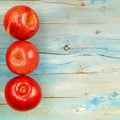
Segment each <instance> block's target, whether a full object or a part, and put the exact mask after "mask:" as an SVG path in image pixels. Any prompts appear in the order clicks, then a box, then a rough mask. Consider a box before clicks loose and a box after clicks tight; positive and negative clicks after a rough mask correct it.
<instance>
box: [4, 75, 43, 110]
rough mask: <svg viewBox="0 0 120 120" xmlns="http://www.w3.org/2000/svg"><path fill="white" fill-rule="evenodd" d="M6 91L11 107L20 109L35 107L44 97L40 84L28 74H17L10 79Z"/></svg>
mask: <svg viewBox="0 0 120 120" xmlns="http://www.w3.org/2000/svg"><path fill="white" fill-rule="evenodd" d="M4 93H5V94H4V95H5V98H6V101H7V103H8V104H9V105H10V107H12V108H13V109H15V110H18V111H27V110H31V109H33V108H35V107H36V106H37V105H38V104H39V102H40V101H41V98H42V91H41V88H40V86H39V85H38V83H37V82H36V81H35V80H34V79H32V78H31V77H28V76H17V77H15V78H13V79H11V80H10V81H8V83H7V84H6V86H5V90H4Z"/></svg>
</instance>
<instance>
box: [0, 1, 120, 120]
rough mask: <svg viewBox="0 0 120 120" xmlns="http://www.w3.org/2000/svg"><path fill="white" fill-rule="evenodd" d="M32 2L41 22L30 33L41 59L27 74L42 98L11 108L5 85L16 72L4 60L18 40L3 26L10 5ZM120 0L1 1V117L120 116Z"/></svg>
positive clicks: (87, 119)
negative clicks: (29, 106)
mask: <svg viewBox="0 0 120 120" xmlns="http://www.w3.org/2000/svg"><path fill="white" fill-rule="evenodd" d="M18 4H24V5H29V6H31V7H32V8H33V9H34V10H35V11H36V13H37V14H38V15H39V17H40V20H41V27H40V30H39V31H38V33H37V34H36V35H35V36H34V37H33V38H32V39H30V41H31V42H33V43H34V44H35V45H36V47H37V48H38V52H39V54H40V65H39V66H38V68H37V69H36V70H35V71H34V72H33V73H31V74H29V76H31V77H33V78H34V79H35V80H36V81H37V82H38V83H39V85H40V86H41V88H42V91H43V99H42V101H41V103H40V104H39V106H38V107H37V108H35V109H33V110H31V111H28V112H17V111H14V110H12V109H11V108H10V107H9V106H8V105H7V104H6V101H5V98H4V87H5V85H6V83H7V81H9V80H10V79H11V78H13V77H15V76H16V75H15V74H13V73H11V72H10V71H9V70H8V68H7V66H6V63H5V53H6V50H7V48H8V46H9V45H10V44H11V43H12V42H14V41H15V39H14V38H12V37H10V36H9V35H7V33H6V32H5V30H4V27H3V17H4V14H5V12H6V11H7V10H8V9H9V8H10V7H12V6H14V5H18ZM119 9H120V1H113V0H109V1H106V0H85V1H84V0H81V1H80V0H70V1H68V0H61V1H58V0H40V1H17V0H16V1H15V0H14V1H10V0H8V1H0V120H26V119H29V120H40V119H42V120H61V119H62V120H68V119H69V120H74V119H75V120H113V119H114V120H119V119H120V83H119V80H120V39H119V37H120V35H119V31H120V19H119V11H120V10H119Z"/></svg>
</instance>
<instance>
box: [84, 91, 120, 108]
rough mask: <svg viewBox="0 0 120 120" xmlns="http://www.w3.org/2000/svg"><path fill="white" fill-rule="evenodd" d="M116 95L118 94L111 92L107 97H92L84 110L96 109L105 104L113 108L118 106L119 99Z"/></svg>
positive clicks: (119, 103)
mask: <svg viewBox="0 0 120 120" xmlns="http://www.w3.org/2000/svg"><path fill="white" fill-rule="evenodd" d="M118 95H119V94H118V93H117V92H113V93H112V94H110V95H109V96H108V97H94V98H93V99H91V100H88V101H87V102H86V109H87V110H88V109H96V108H97V107H99V106H102V105H105V104H106V103H108V104H110V105H113V106H116V105H117V106H118V105H120V98H119V97H118Z"/></svg>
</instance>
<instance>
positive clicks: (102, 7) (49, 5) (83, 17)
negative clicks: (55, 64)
mask: <svg viewBox="0 0 120 120" xmlns="http://www.w3.org/2000/svg"><path fill="white" fill-rule="evenodd" d="M19 4H24V5H28V6H31V7H32V8H33V9H34V10H35V11H36V12H37V13H38V14H39V17H40V18H41V21H42V23H66V24H69V23H73V24H77V23H88V24H94V23H103V24H107V23H111V24H113V23H120V22H119V21H120V18H119V16H118V15H119V7H120V1H113V0H109V1H108V2H106V3H103V4H102V3H101V4H92V3H91V2H90V1H88V0H86V1H79V0H75V1H73V0H70V1H67V0H62V1H58V0H53V1H49V0H46V1H44V0H43V1H34V2H32V1H19V2H18V1H0V12H1V14H0V21H1V19H3V16H4V13H5V12H6V11H7V10H8V9H9V8H10V7H12V6H14V5H19ZM55 10H56V11H55ZM57 13H59V14H57ZM96 16H97V17H96Z"/></svg>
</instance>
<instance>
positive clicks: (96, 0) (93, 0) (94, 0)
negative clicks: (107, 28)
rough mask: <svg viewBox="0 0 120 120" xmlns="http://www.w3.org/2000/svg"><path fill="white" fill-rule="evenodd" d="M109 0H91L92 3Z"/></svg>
mask: <svg viewBox="0 0 120 120" xmlns="http://www.w3.org/2000/svg"><path fill="white" fill-rule="evenodd" d="M105 2H107V0H91V3H105Z"/></svg>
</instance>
